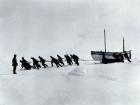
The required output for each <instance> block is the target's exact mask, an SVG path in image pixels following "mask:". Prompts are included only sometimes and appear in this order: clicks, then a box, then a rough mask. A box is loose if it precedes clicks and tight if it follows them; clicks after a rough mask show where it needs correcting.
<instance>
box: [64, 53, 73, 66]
mask: <svg viewBox="0 0 140 105" xmlns="http://www.w3.org/2000/svg"><path fill="white" fill-rule="evenodd" d="M64 56H65V58H66V61H67V63H68V64H69V65H72V64H73V62H72V60H71V57H70V56H69V55H68V54H66V55H64Z"/></svg>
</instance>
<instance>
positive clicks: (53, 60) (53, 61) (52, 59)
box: [50, 56, 62, 67]
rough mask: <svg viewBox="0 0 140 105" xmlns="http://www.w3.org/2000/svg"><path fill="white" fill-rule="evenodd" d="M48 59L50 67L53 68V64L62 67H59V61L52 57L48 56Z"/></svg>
mask: <svg viewBox="0 0 140 105" xmlns="http://www.w3.org/2000/svg"><path fill="white" fill-rule="evenodd" d="M50 58H51V65H52V67H53V63H54V64H55V65H56V66H57V67H60V66H61V67H62V65H60V64H59V61H58V60H57V59H56V58H54V57H52V56H50Z"/></svg>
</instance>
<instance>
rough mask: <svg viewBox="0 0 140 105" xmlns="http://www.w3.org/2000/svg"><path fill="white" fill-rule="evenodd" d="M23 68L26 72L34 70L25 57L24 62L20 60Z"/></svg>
mask: <svg viewBox="0 0 140 105" xmlns="http://www.w3.org/2000/svg"><path fill="white" fill-rule="evenodd" d="M20 62H21V66H22V68H25V69H26V70H30V69H31V68H33V67H32V66H31V65H30V63H29V62H28V61H26V60H25V58H24V57H22V60H20Z"/></svg>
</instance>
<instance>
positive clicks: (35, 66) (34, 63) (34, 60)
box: [31, 57, 41, 69]
mask: <svg viewBox="0 0 140 105" xmlns="http://www.w3.org/2000/svg"><path fill="white" fill-rule="evenodd" d="M31 59H32V60H33V67H34V68H37V69H39V68H41V66H40V64H39V61H38V60H37V59H35V58H34V57H31Z"/></svg>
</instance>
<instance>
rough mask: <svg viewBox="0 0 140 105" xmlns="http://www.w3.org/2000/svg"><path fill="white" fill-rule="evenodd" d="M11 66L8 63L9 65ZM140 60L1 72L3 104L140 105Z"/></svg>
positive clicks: (0, 102) (0, 85)
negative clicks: (13, 72)
mask: <svg viewBox="0 0 140 105" xmlns="http://www.w3.org/2000/svg"><path fill="white" fill-rule="evenodd" d="M7 67H8V66H7ZM139 68H140V62H139V61H138V60H137V61H135V62H132V63H128V62H125V63H114V64H107V65H105V64H94V62H93V61H82V62H80V66H78V67H77V66H76V65H73V66H67V65H66V66H65V67H61V68H56V67H53V68H52V67H50V66H49V67H48V68H46V69H44V68H42V69H40V70H20V69H19V68H18V71H17V73H18V74H17V75H14V74H12V70H10V69H12V68H10V69H9V68H7V69H5V68H4V69H3V68H2V67H1V71H0V105H139V104H140V100H139V99H140V70H139Z"/></svg>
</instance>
